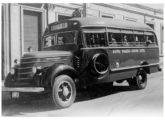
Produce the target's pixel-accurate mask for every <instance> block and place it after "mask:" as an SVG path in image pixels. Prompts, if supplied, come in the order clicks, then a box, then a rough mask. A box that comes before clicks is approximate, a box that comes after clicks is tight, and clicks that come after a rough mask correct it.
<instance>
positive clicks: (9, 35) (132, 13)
mask: <svg viewBox="0 0 165 120" xmlns="http://www.w3.org/2000/svg"><path fill="white" fill-rule="evenodd" d="M83 5H85V7H84V6H83ZM2 6H3V7H2V9H3V10H2V11H3V14H2V15H3V17H2V18H3V19H2V23H3V24H4V25H2V30H3V33H2V45H3V47H2V55H3V56H2V64H3V69H2V74H3V79H4V77H5V76H6V75H7V73H8V72H9V70H10V68H11V67H12V66H13V65H14V59H19V58H21V56H22V55H23V54H24V51H23V47H24V46H23V42H24V34H23V31H24V30H23V10H30V11H35V12H41V13H42V17H41V19H42V24H41V25H42V32H43V31H44V29H45V27H46V25H47V24H49V23H52V22H55V21H58V20H59V16H65V17H66V18H67V17H68V18H69V17H72V13H73V12H74V11H75V9H77V8H78V9H80V10H81V11H82V13H81V14H82V17H83V16H86V17H109V18H112V19H117V20H126V21H127V20H128V21H133V22H141V23H148V24H153V25H154V31H155V32H156V35H157V38H158V43H159V47H160V55H163V52H162V49H163V45H162V43H163V33H162V26H163V13H161V12H155V11H153V10H152V9H151V10H150V9H142V8H139V7H136V6H133V5H128V4H104V3H100V4H98V3H97V4H96V3H95V4H92V3H90V4H82V3H76V4H75V3H68V4H62V3H61V4H59V3H58V4H36V5H34V4H32V5H30V4H2ZM46 6H47V7H46Z"/></svg>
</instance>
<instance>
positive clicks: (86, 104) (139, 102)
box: [2, 72, 163, 117]
mask: <svg viewBox="0 0 165 120" xmlns="http://www.w3.org/2000/svg"><path fill="white" fill-rule="evenodd" d="M148 80H149V81H148V86H147V88H146V89H144V90H131V89H130V88H129V87H128V85H127V83H126V82H125V83H122V84H115V85H114V88H113V89H112V91H111V89H104V90H103V91H101V90H91V91H90V94H88V92H86V91H85V92H80V93H79V95H78V97H77V100H76V102H75V103H74V104H73V105H72V106H71V107H69V108H67V109H61V110H59V109H54V108H53V107H52V106H51V104H50V99H49V98H48V97H46V98H45V97H44V98H42V97H41V96H40V95H38V96H37V97H35V98H36V99H37V100H36V99H35V100H30V101H31V102H30V101H29V102H24V101H23V100H22V101H19V102H11V101H6V102H4V101H3V104H2V115H3V116H150V117H151V116H162V114H163V73H162V72H159V73H155V74H152V75H150V76H149V77H148ZM96 92H97V93H98V95H96ZM91 93H92V95H93V96H92V97H91ZM30 98H33V97H28V98H27V99H30Z"/></svg>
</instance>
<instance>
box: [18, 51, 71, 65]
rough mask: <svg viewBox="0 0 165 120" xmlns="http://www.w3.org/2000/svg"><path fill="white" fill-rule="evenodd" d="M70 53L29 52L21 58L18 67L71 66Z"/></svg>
mask: <svg viewBox="0 0 165 120" xmlns="http://www.w3.org/2000/svg"><path fill="white" fill-rule="evenodd" d="M71 59H72V53H71V52H69V51H55V50H54V51H37V52H29V53H26V54H24V55H23V57H22V58H21V61H20V62H21V64H20V67H32V66H34V65H36V66H41V67H42V68H44V67H48V66H51V65H53V64H68V65H70V64H71Z"/></svg>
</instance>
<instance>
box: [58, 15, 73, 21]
mask: <svg viewBox="0 0 165 120" xmlns="http://www.w3.org/2000/svg"><path fill="white" fill-rule="evenodd" d="M70 18H72V17H71V16H66V15H58V21H61V20H66V19H70Z"/></svg>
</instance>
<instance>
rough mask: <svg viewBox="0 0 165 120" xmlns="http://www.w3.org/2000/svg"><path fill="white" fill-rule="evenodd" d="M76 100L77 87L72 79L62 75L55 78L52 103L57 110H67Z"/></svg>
mask: <svg viewBox="0 0 165 120" xmlns="http://www.w3.org/2000/svg"><path fill="white" fill-rule="evenodd" d="M75 98H76V86H75V83H74V81H73V80H72V78H71V77H69V76H67V75H60V76H58V77H57V78H55V80H54V83H53V87H52V101H53V103H54V105H55V107H57V108H66V107H69V106H71V105H72V104H73V102H74V101H75Z"/></svg>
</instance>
